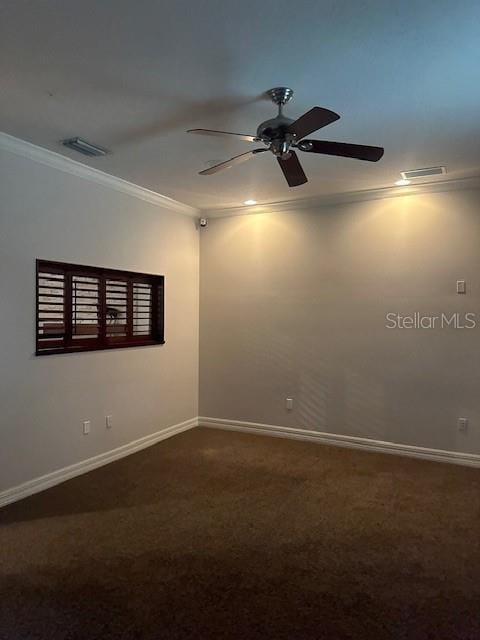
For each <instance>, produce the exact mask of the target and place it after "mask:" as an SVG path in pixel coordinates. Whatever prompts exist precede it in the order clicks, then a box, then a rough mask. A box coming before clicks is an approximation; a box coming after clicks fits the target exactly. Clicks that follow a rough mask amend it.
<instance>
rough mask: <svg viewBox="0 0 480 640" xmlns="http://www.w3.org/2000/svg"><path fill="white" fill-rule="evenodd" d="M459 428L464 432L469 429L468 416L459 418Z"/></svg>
mask: <svg viewBox="0 0 480 640" xmlns="http://www.w3.org/2000/svg"><path fill="white" fill-rule="evenodd" d="M458 430H459V431H460V432H462V433H465V432H466V431H467V430H468V418H459V419H458Z"/></svg>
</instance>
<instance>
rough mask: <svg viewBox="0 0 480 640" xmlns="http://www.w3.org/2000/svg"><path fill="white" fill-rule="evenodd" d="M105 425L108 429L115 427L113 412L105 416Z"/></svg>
mask: <svg viewBox="0 0 480 640" xmlns="http://www.w3.org/2000/svg"><path fill="white" fill-rule="evenodd" d="M105 426H106V428H107V429H111V428H112V427H113V416H112V415H111V414H109V415H108V416H105Z"/></svg>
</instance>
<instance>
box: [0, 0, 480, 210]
mask: <svg viewBox="0 0 480 640" xmlns="http://www.w3.org/2000/svg"><path fill="white" fill-rule="evenodd" d="M479 32H480V3H479V2H478V0H472V1H470V0H456V1H455V2H453V1H452V0H436V1H432V0H404V1H403V2H393V1H390V0H378V1H377V0H363V1H362V0H296V2H292V1H291V0H263V1H261V2H260V1H258V0H257V1H255V0H242V1H239V0H206V1H205V0H204V1H199V0H175V1H171V2H167V1H165V0H164V1H159V0H81V1H78V0H0V86H1V99H0V129H1V130H3V131H5V132H6V133H9V134H11V135H14V136H18V137H19V138H23V139H25V140H28V141H30V142H33V143H35V144H38V145H40V146H43V147H46V148H48V149H52V150H54V151H58V152H60V153H63V154H65V155H68V156H70V157H72V158H75V159H76V160H79V161H81V162H84V163H86V164H88V165H90V166H94V167H96V168H98V169H101V170H103V171H106V172H107V173H111V174H113V175H116V176H119V177H122V178H125V179H127V180H129V181H131V182H134V183H136V184H139V185H142V186H145V187H148V188H149V189H152V190H154V191H157V192H160V193H162V194H164V195H167V196H169V197H172V198H175V199H177V200H180V201H182V202H185V203H188V204H191V205H194V206H197V207H201V208H211V207H226V206H237V205H239V204H241V203H242V201H243V200H245V199H247V198H254V199H256V200H258V201H259V202H272V201H275V202H278V201H284V200H289V199H295V198H310V197H314V196H317V195H324V194H331V193H340V192H345V191H356V190H362V189H370V188H375V187H382V186H389V185H391V184H392V182H393V181H394V180H396V179H397V178H398V177H399V176H398V174H399V171H400V170H402V169H410V168H416V167H423V166H431V165H438V164H446V165H447V167H448V171H449V176H447V177H464V176H470V175H476V174H478V173H480V144H479V141H478V138H479V134H480V117H479V107H480V82H479V81H478V78H479V76H478V73H479V69H480V37H479ZM278 85H285V86H289V87H292V88H293V89H294V91H295V96H294V99H293V101H292V102H291V103H290V104H289V105H288V107H287V115H289V116H291V117H297V116H299V115H301V114H302V113H303V112H305V111H306V110H307V109H309V108H310V107H312V106H314V105H319V106H325V107H328V108H330V109H333V110H334V111H336V112H337V113H339V114H340V115H341V116H342V118H341V120H339V121H338V122H336V123H334V124H333V125H331V126H330V127H328V128H327V129H324V130H323V131H322V132H321V134H320V132H319V133H318V134H317V136H312V137H318V138H320V139H322V138H323V139H327V140H328V139H330V140H340V141H348V142H356V143H363V144H373V145H381V146H384V147H385V156H384V158H383V159H382V160H381V161H380V162H379V163H378V164H371V163H365V162H361V161H355V160H348V159H337V158H332V157H328V156H314V155H313V154H303V155H302V156H301V159H302V162H303V165H304V168H305V171H306V173H307V175H308V177H309V182H308V184H306V185H303V186H300V187H296V188H294V189H289V187H288V186H287V184H286V182H285V180H284V178H283V176H282V174H281V172H280V169H279V167H278V166H277V163H276V162H275V159H274V158H273V156H271V155H270V154H260V155H259V156H257V157H255V158H254V159H253V160H251V161H250V162H248V163H245V164H243V165H240V166H237V167H234V168H232V169H231V170H228V171H225V172H223V173H221V174H217V175H214V176H208V177H202V176H198V175H197V172H198V171H200V170H201V169H204V168H206V167H207V166H210V164H212V163H216V162H219V161H222V160H224V159H228V158H229V157H231V156H233V155H236V154H238V153H242V152H243V151H247V150H248V149H250V148H252V146H251V145H249V143H244V142H241V141H237V140H228V139H227V140H224V139H221V138H202V137H200V136H193V135H189V134H186V133H185V130H186V129H188V128H192V127H205V128H214V129H225V130H228V131H238V132H240V133H255V129H256V126H257V125H258V124H259V123H260V122H261V121H263V120H265V119H267V118H269V117H271V116H273V115H274V114H275V108H274V106H273V105H272V104H271V103H269V102H268V101H266V99H265V97H264V96H263V92H264V91H265V90H266V89H269V88H270V87H274V86H278ZM74 135H80V136H82V137H84V138H86V139H87V140H89V141H91V142H94V143H97V144H99V145H101V146H105V147H107V148H109V149H111V150H112V154H111V155H109V156H107V157H105V158H97V159H92V160H90V159H87V158H84V157H83V156H80V155H78V154H76V153H75V152H70V151H68V150H66V149H65V148H64V147H62V146H60V145H59V143H58V141H59V140H61V139H63V138H66V137H70V136H74Z"/></svg>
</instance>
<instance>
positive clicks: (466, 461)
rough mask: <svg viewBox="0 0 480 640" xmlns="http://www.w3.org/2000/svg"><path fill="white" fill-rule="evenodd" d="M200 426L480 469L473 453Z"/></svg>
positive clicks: (258, 427) (248, 427)
mask: <svg viewBox="0 0 480 640" xmlns="http://www.w3.org/2000/svg"><path fill="white" fill-rule="evenodd" d="M198 424H199V425H200V426H201V427H211V428H214V429H225V430H229V431H242V432H245V433H256V434H259V435H264V436H274V437H277V438H290V439H293V440H304V441H306V442H317V443H318V444H324V445H330V446H335V447H345V448H348V449H358V450H362V451H374V452H377V453H388V454H393V455H399V456H406V457H408V458H419V459H421V460H430V461H431V462H448V463H450V464H459V465H463V466H467V467H480V455H477V454H473V453H460V452H457V451H444V450H443V449H428V448H425V447H415V446H412V445H408V444H398V443H395V442H385V441H383V440H371V439H369V438H358V437H355V436H344V435H337V434H335V433H326V432H322V431H309V430H307V429H296V428H293V427H280V426H276V425H272V424H261V423H258V422H245V421H242V420H229V419H222V418H209V417H203V416H200V417H199V418H198Z"/></svg>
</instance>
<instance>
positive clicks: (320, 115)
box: [187, 87, 383, 187]
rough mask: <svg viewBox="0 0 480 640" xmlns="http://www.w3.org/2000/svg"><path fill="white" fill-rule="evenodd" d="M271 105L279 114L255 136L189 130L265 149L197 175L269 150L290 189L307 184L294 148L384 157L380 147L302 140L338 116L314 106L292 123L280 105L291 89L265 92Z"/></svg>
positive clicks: (373, 158)
mask: <svg viewBox="0 0 480 640" xmlns="http://www.w3.org/2000/svg"><path fill="white" fill-rule="evenodd" d="M267 93H268V95H269V96H270V98H271V100H272V102H273V103H274V104H276V105H277V106H278V115H277V116H275V118H271V119H270V120H266V121H265V122H262V124H261V125H259V127H258V129H257V135H255V136H249V135H243V134H241V133H230V132H229V131H214V130H212V129H189V130H188V131H187V133H196V134H199V135H202V136H236V137H237V138H238V139H239V140H244V141H245V142H263V144H264V145H265V146H266V149H263V148H260V149H252V151H247V152H246V153H241V154H240V155H238V156H234V157H233V158H230V160H226V161H225V162H221V163H220V164H216V165H215V166H213V167H209V168H208V169H204V170H203V171H200V172H199V175H201V176H209V175H212V174H213V173H217V172H218V171H222V170H223V169H229V168H230V167H233V166H235V165H236V164H240V163H241V162H245V161H246V160H250V158H253V157H254V156H256V155H257V154H258V153H263V152H264V151H271V152H272V153H273V155H274V156H276V157H277V161H278V164H279V165H280V168H281V170H282V171H283V175H284V176H285V178H286V180H287V182H288V185H289V186H290V187H297V186H299V185H301V184H305V182H307V176H306V175H305V173H304V171H303V169H302V165H301V164H300V161H299V159H298V156H297V154H296V153H295V149H299V151H305V152H306V153H323V154H326V155H330V156H343V157H344V158H357V159H358V160H368V161H369V162H377V161H378V160H380V158H381V157H382V156H383V148H382V147H369V146H366V145H363V144H348V143H345V142H330V141H328V140H305V137H306V136H308V135H310V134H311V133H313V132H314V131H317V130H318V129H322V128H323V127H326V126H327V125H329V124H332V122H335V120H338V119H339V118H340V116H339V115H338V114H337V113H334V112H333V111H330V110H329V109H324V108H322V107H313V108H312V109H310V111H307V112H306V113H304V114H303V116H300V118H298V119H297V120H292V119H291V118H287V117H286V116H284V115H283V106H284V105H285V104H286V103H287V102H288V101H289V100H290V98H291V97H292V96H293V90H292V89H289V88H288V87H276V88H274V89H270V90H269V91H267Z"/></svg>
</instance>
